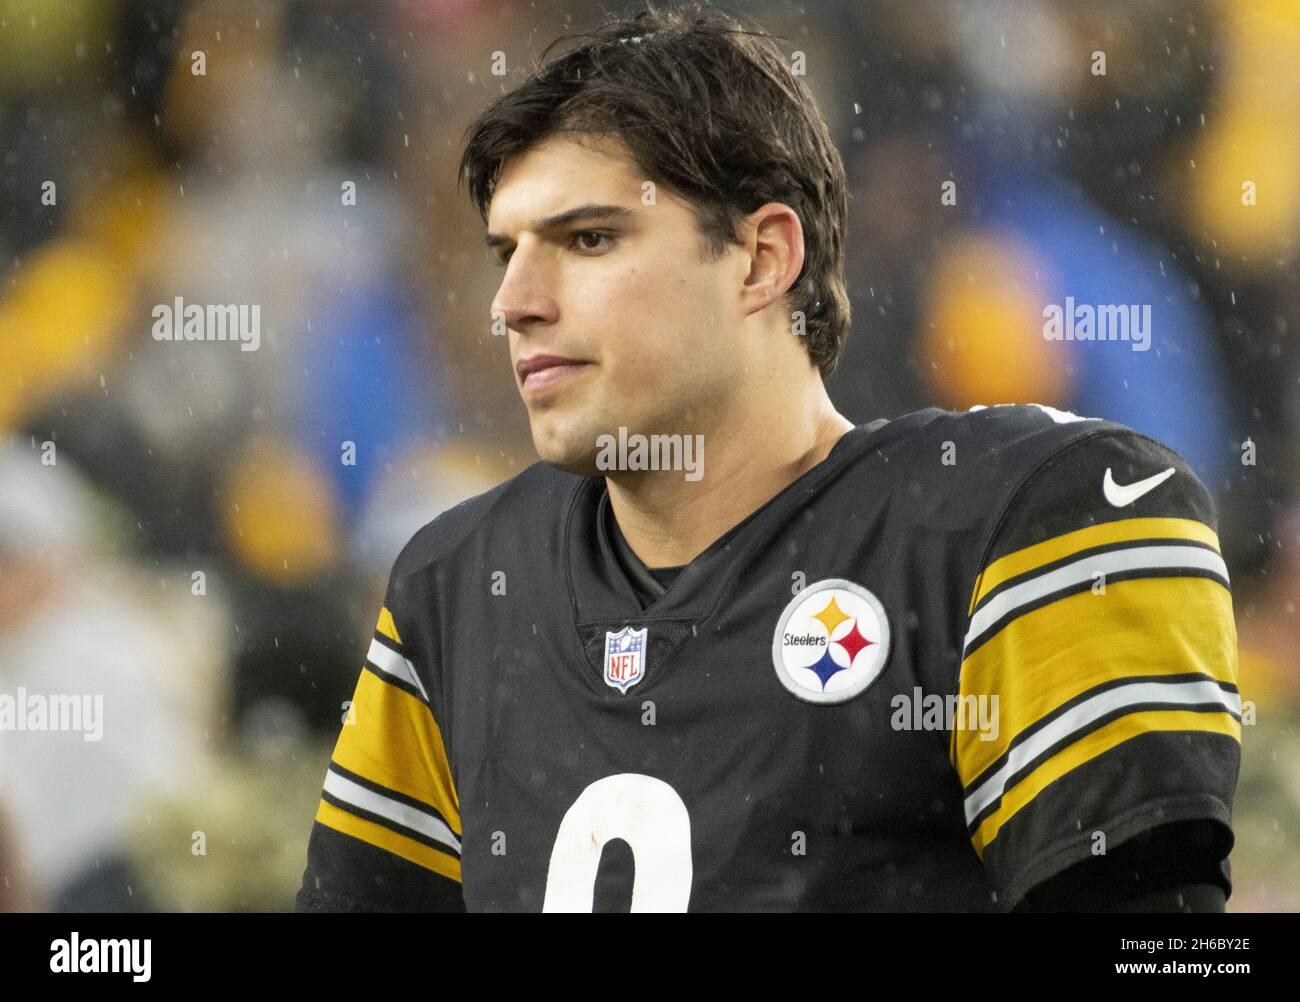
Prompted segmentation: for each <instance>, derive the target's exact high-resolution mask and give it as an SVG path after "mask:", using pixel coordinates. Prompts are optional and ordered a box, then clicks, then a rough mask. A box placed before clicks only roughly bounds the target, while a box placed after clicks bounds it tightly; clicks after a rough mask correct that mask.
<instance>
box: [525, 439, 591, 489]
mask: <svg viewBox="0 0 1300 1002" xmlns="http://www.w3.org/2000/svg"><path fill="white" fill-rule="evenodd" d="M533 448H534V449H536V450H537V455H538V457H540V459H541V460H542V462H544V463H546V464H548V465H550V466H554V467H555V468H556V469H557V470H563V471H564V472H565V473H574V474H577V475H578V476H580V477H594V476H598V475H599V474H600V470H599V469H597V467H596V456H597V453H598V451H599V450H598V449H597V446H596V436H595V435H594V434H593V435H590V436H588V437H585V438H579V437H577V436H572V435H569V436H556V435H548V434H545V433H539V432H538V430H537V429H534V430H533Z"/></svg>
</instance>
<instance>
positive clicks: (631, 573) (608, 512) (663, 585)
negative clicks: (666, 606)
mask: <svg viewBox="0 0 1300 1002" xmlns="http://www.w3.org/2000/svg"><path fill="white" fill-rule="evenodd" d="M600 505H601V517H602V518H604V519H605V527H606V529H607V530H608V532H609V538H610V541H611V542H612V543H613V544H614V556H615V557H617V558H618V564H619V566H620V567H621V568H623V573H624V574H625V575H627V580H628V583H629V584H630V585H631V586H632V588H633V590H634V591H635V592H636V593H637V597H638V598H640V599H641V607H642V608H643V609H644V608H646V607H647V606H649V605H651V604H653V603H654V602H656V601H658V600H659V597H660V596H661V595H663V593H664V592H666V591H667V590H668V589H669V588H671V587H672V583H673V582H674V581H676V580H677V575H679V574H680V573H681V572H682V567H647V566H646V565H645V563H644V562H643V561H642V560H641V558H640V557H638V556H637V555H636V553H634V552H633V550H632V547H631V546H629V545H628V542H627V540H626V539H625V538H624V537H623V530H622V529H620V528H619V527H618V520H617V519H616V518H614V509H613V506H612V505H611V504H610V503H609V494H608V492H606V494H605V495H604V496H603V497H602V498H601V499H600ZM682 566H683V567H684V566H685V565H684V564H683V565H682Z"/></svg>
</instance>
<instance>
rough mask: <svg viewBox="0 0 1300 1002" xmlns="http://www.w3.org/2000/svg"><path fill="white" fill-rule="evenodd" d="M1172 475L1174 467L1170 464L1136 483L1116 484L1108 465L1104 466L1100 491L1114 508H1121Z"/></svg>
mask: <svg viewBox="0 0 1300 1002" xmlns="http://www.w3.org/2000/svg"><path fill="white" fill-rule="evenodd" d="M1173 475H1174V468H1173V467H1172V466H1171V467H1169V469H1167V470H1165V471H1163V472H1162V473H1157V474H1155V476H1151V477H1147V478H1146V479H1145V480H1139V481H1137V483H1133V484H1117V483H1115V478H1114V477H1113V476H1111V472H1110V467H1109V466H1108V467H1106V476H1105V479H1103V480H1102V482H1101V492H1102V493H1103V494H1105V495H1106V500H1107V501H1109V502H1110V503H1111V504H1113V505H1114V506H1115V507H1116V508H1123V507H1124V506H1125V505H1130V504H1132V503H1133V502H1134V501H1136V500H1137V499H1138V498H1140V497H1141V496H1142V495H1143V494H1146V493H1148V492H1150V491H1153V490H1155V489H1156V488H1157V487H1159V486H1160V485H1161V484H1163V483H1164V482H1165V481H1166V480H1168V479H1169V478H1170V477H1172V476H1173Z"/></svg>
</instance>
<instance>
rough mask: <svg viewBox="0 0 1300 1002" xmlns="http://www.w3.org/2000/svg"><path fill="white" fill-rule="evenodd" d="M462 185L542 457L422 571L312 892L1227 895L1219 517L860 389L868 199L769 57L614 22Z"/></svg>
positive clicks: (1134, 461) (1098, 426)
mask: <svg viewBox="0 0 1300 1002" xmlns="http://www.w3.org/2000/svg"><path fill="white" fill-rule="evenodd" d="M461 170H462V178H463V179H464V181H465V182H466V183H467V186H468V189H469V192H470V194H471V196H472V198H473V199H474V200H475V202H476V204H477V206H478V208H479V209H480V211H481V212H482V214H483V216H484V220H485V223H486V225H487V243H488V246H489V247H490V248H491V249H492V250H493V251H494V252H495V254H496V255H497V256H498V257H499V260H500V263H501V264H502V265H503V268H504V271H503V274H502V278H501V282H500V287H499V289H498V291H497V294H496V297H495V300H494V302H493V304H492V309H493V313H494V314H495V315H496V316H497V317H498V318H499V320H501V321H502V322H503V323H504V324H505V326H506V327H507V328H508V331H509V347H510V361H511V365H512V367H513V373H514V378H515V380H516V383H517V385H518V389H519V392H520V395H521V397H522V399H523V403H524V405H525V407H526V408H527V411H528V416H529V419H530V422H531V429H532V436H533V442H534V444H535V446H536V449H537V452H538V454H539V455H540V457H541V460H542V461H541V462H539V463H537V464H536V465H534V466H532V467H531V468H529V469H527V470H525V471H524V472H523V473H521V474H520V475H518V476H517V477H515V478H514V479H512V480H510V481H508V482H506V483H504V484H502V485H500V486H499V487H497V488H495V489H494V490H491V491H489V492H488V493H486V494H484V495H482V496H480V497H477V498H475V499H473V500H470V501H468V502H466V503H464V504H462V505H460V506H459V507H456V508H454V509H452V510H450V511H448V512H446V513H445V514H443V515H442V516H440V517H439V518H437V519H436V520H434V521H433V522H432V523H431V524H429V525H428V526H426V527H425V528H424V529H422V530H421V531H420V532H419V533H417V534H416V536H415V537H414V538H413V539H412V540H411V541H410V543H409V544H408V545H407V546H406V548H405V549H404V550H403V551H402V553H401V555H400V556H399V557H398V559H397V561H396V564H395V566H394V568H393V572H392V576H391V579H390V582H389V586H388V592H387V598H386V600H385V602H384V605H383V608H382V610H381V612H380V614H379V622H378V625H377V627H376V630H375V634H374V639H373V641H372V643H371V644H370V647H369V651H368V653H367V655H366V663H365V668H364V670H363V671H362V672H361V676H360V680H359V681H358V683H357V687H356V692H355V695H354V697H353V703H352V711H351V714H350V717H349V720H348V721H347V723H346V724H345V725H344V726H343V728H342V733H341V736H340V737H339V739H338V744H337V747H336V749H335V751H334V755H333V759H332V761H331V763H330V765H329V770H328V774H327V776H326V778H325V783H324V791H323V793H322V797H321V803H320V807H319V810H318V813H317V815H316V823H315V826H314V828H313V831H312V835H311V839H310V844H309V848H308V863H307V870H306V873H305V876H304V881H303V886H302V890H301V892H300V895H299V899H298V907H299V908H300V909H302V910H350V911H367V910H417V909H431V910H433V909H437V910H445V909H469V910H533V911H537V910H546V911H589V910H592V909H597V910H614V909H622V910H627V909H631V910H666V911H671V910H687V909H690V910H842V909H856V910H931V911H938V910H964V911H997V910H1001V911H1008V910H1012V909H1022V910H1035V909H1089V910H1125V909H1131V910H1144V909H1145V910H1170V911H1174V910H1198V911H1213V910H1222V909H1223V907H1224V901H1225V897H1226V895H1227V894H1228V893H1229V892H1230V883H1229V871H1228V866H1227V862H1226V859H1227V855H1228V852H1229V850H1230V848H1231V845H1232V831H1231V825H1230V821H1231V818H1230V810H1231V804H1232V795H1233V789H1234V785H1235V783H1236V777H1237V769H1238V758H1239V739H1240V715H1241V705H1240V698H1239V695H1238V691H1237V687H1236V641H1235V633H1234V626H1233V618H1232V607H1231V597H1230V593H1229V581H1228V573H1227V570H1226V568H1225V566H1224V562H1223V558H1222V557H1221V555H1220V552H1219V546H1218V541H1217V537H1216V534H1215V515H1214V510H1213V506H1212V503H1211V499H1210V497H1209V496H1208V494H1207V492H1206V490H1205V488H1204V487H1203V486H1202V485H1201V483H1200V482H1199V481H1198V480H1197V478H1196V476H1195V475H1194V474H1193V473H1192V471H1191V470H1190V469H1189V468H1188V466H1187V465H1186V464H1185V463H1184V462H1183V461H1182V459H1180V458H1179V457H1178V456H1177V455H1176V454H1175V453H1173V452H1172V451H1170V450H1169V449H1167V448H1165V447H1164V446H1163V445H1161V444H1159V443H1158V442H1155V441H1152V440H1151V439H1149V438H1146V437H1144V436H1142V435H1140V434H1137V433H1135V432H1133V431H1131V430H1129V429H1127V428H1125V427H1122V426H1119V425H1116V424H1112V423H1110V422H1107V421H1104V420H1099V419H1095V418H1084V417H1078V416H1075V415H1073V414H1069V413H1065V412H1062V411H1058V410H1054V409H1052V408H1050V407H1041V406H1037V405H1025V406H993V407H986V408H981V409H976V410H973V411H971V412H962V413H955V412H948V411H943V410H939V409H928V410H924V411H920V412H917V413H913V414H909V415H907V416H904V417H901V418H897V419H894V420H877V421H873V422H871V423H869V424H865V425H857V426H855V425H853V424H852V423H851V422H850V421H848V420H847V419H845V418H844V417H843V416H841V415H840V414H839V413H837V412H836V410H835V408H834V407H833V406H832V404H831V401H830V399H829V398H828V396H827V393H826V389H825V387H824V383H823V378H824V377H825V376H827V375H828V374H829V373H830V372H831V371H832V369H833V368H834V366H835V363H836V360H837V358H838V356H839V354H840V351H841V349H842V347H843V344H844V340H845V337H846V335H847V333H848V330H849V307H848V299H847V296H846V293H845V288H844V279H843V265H844V251H845V248H844V226H845V216H846V182H845V177H844V171H843V167H842V163H841V160H840V157H839V155H838V153H837V152H836V150H835V147H834V145H833V143H832V141H831V138H830V135H829V132H828V130H827V127H826V125H825V123H824V121H823V119H822V118H821V116H820V114H819V112H818V111H817V108H816V106H815V104H814V101H813V99H812V97H811V95H810V93H809V91H808V89H807V88H806V86H805V85H804V83H803V82H802V81H801V80H800V79H799V78H798V77H797V76H795V75H794V74H792V73H791V72H790V69H789V68H788V66H787V65H786V62H785V60H784V59H783V57H782V55H781V53H780V51H779V49H778V48H777V47H776V46H775V44H774V43H773V42H772V40H771V39H770V38H768V37H765V36H763V35H762V34H760V33H755V32H752V31H747V30H744V29H742V28H741V27H740V26H739V25H738V24H736V23H735V22H733V21H731V20H729V19H728V18H726V17H725V16H723V15H720V14H711V13H699V12H692V13H680V12H678V13H650V14H645V15H642V16H640V17H637V18H635V19H633V20H630V21H620V22H615V23H612V24H611V25H609V26H608V27H607V28H605V29H604V30H602V31H600V32H597V33H596V34H595V35H593V36H584V39H583V41H582V43H581V44H580V45H578V46H577V47H575V48H573V49H572V50H571V51H569V52H567V53H565V54H563V55H561V56H559V57H557V58H555V59H552V60H551V61H549V62H547V63H546V64H545V65H544V66H543V67H541V68H540V69H539V70H538V71H537V72H535V73H534V74H533V75H532V76H531V77H530V78H529V79H528V80H527V81H526V82H525V83H523V84H522V85H521V86H520V87H518V88H517V89H516V90H514V91H512V92H510V93H508V94H506V95H504V96H503V97H501V98H500V99H498V100H497V101H496V102H495V103H494V104H493V105H492V106H491V107H490V108H489V109H488V110H487V111H486V112H484V114H483V115H482V116H481V118H480V119H479V120H478V121H477V122H476V123H475V124H474V125H473V127H472V128H471V131H470V134H469V137H468V142H467V145H466V149H465V153H464V157H463V160H462V164H461Z"/></svg>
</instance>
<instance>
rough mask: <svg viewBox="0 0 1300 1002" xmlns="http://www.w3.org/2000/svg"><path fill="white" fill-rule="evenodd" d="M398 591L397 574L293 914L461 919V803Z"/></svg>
mask: <svg viewBox="0 0 1300 1002" xmlns="http://www.w3.org/2000/svg"><path fill="white" fill-rule="evenodd" d="M401 584H402V582H401V579H400V576H399V575H398V573H397V571H396V570H395V571H394V574H393V578H392V580H391V581H390V584H389V588H388V594H387V597H386V599H385V602H384V606H383V608H382V609H381V610H380V613H379V621H378V624H377V625H376V627H375V632H374V636H373V638H372V639H371V641H370V646H369V649H368V650H367V652H366V657H365V665H364V667H363V668H362V670H361V674H360V677H359V679H358V680H357V685H356V690H355V692H354V694H353V696H352V702H351V704H350V706H349V708H348V711H347V713H346V715H345V718H344V722H343V726H342V730H341V732H340V734H339V738H338V742H337V743H336V745H335V747H334V753H333V755H332V757H331V759H330V763H329V768H328V771H327V772H326V774H325V782H324V789H323V790H322V792H321V799H320V806H319V807H318V809H317V811H316V818H315V823H314V825H313V827H312V834H311V839H310V842H309V844H308V850H307V870H306V873H305V874H304V877H303V886H302V890H301V891H300V892H299V895H298V902H297V907H298V910H300V911H319V910H331V911H334V910H344V911H378V910H385V911H387V910H396V911H417V910H461V909H463V896H462V895H461V888H460V879H461V878H460V849H461V821H460V810H459V801H458V798H457V794H456V786H455V782H454V779H453V774H452V770H451V767H450V763H449V761H448V757H447V750H446V747H445V745H444V743H443V736H442V731H441V729H440V728H439V725H438V720H437V718H436V714H435V705H436V702H435V701H434V700H431V699H430V691H429V690H430V688H431V677H430V674H429V672H428V669H427V667H425V666H424V659H423V658H422V657H421V655H420V653H419V651H418V650H417V649H416V646H415V645H414V643H413V642H412V639H413V637H414V635H415V633H414V630H409V631H408V629H406V627H405V626H403V625H402V622H403V589H402V587H401ZM404 637H405V638H407V639H406V640H404V639H403V638H404Z"/></svg>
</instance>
